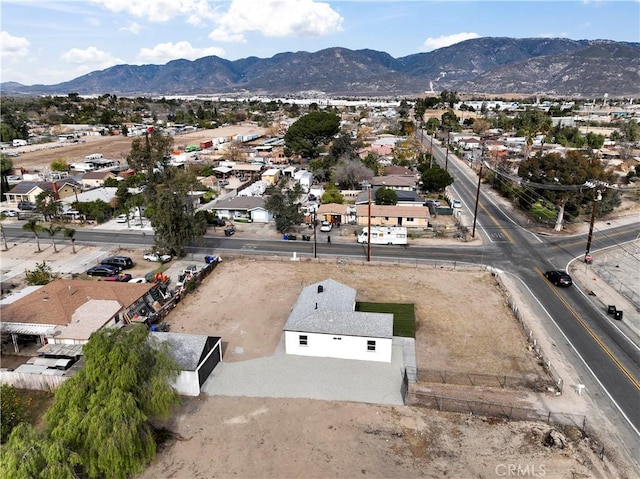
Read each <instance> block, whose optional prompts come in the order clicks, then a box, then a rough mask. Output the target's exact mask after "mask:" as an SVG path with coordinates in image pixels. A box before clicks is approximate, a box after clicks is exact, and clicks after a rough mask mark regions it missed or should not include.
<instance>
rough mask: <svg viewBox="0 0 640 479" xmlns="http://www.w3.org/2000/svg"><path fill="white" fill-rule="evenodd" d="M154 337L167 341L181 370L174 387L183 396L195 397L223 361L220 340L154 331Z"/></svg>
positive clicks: (214, 337)
mask: <svg viewBox="0 0 640 479" xmlns="http://www.w3.org/2000/svg"><path fill="white" fill-rule="evenodd" d="M152 334H153V336H154V337H156V338H158V339H159V340H160V341H166V342H168V343H169V350H170V351H171V353H172V354H173V356H174V359H175V360H176V362H177V363H178V366H180V369H181V372H180V375H179V376H178V378H177V379H176V381H175V384H173V386H174V387H175V388H176V391H177V392H178V393H179V394H182V395H183V396H198V395H199V394H200V388H201V387H202V385H203V384H204V382H205V381H206V380H207V378H208V377H209V375H210V374H211V372H212V371H213V370H214V369H215V367H216V366H217V365H218V363H219V362H220V361H222V340H221V338H219V337H217V336H207V335H204V334H182V333H161V332H153V333H152Z"/></svg>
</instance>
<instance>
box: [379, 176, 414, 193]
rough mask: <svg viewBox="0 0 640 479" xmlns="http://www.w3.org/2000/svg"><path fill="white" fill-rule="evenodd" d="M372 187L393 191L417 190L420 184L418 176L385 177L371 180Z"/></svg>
mask: <svg viewBox="0 0 640 479" xmlns="http://www.w3.org/2000/svg"><path fill="white" fill-rule="evenodd" d="M370 183H371V186H374V187H375V186H384V187H386V188H391V189H392V190H407V191H412V190H415V189H416V187H417V184H418V177H417V176H416V175H385V176H374V177H373V178H371V182H370Z"/></svg>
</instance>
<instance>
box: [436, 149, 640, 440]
mask: <svg viewBox="0 0 640 479" xmlns="http://www.w3.org/2000/svg"><path fill="white" fill-rule="evenodd" d="M425 145H428V143H427V142H426V141H425ZM434 155H435V157H436V159H437V161H438V163H439V164H440V166H442V167H446V168H447V170H448V171H449V173H450V174H451V175H452V176H453V178H454V180H455V182H454V184H453V191H454V192H455V194H456V195H458V197H459V198H460V199H461V200H462V202H463V205H464V206H465V209H466V210H467V211H470V212H471V214H472V218H473V212H474V211H475V203H476V194H477V177H476V176H475V175H472V174H471V173H470V171H469V169H467V168H465V167H464V166H462V165H463V162H461V161H459V160H457V159H455V158H454V157H453V155H452V154H451V153H449V159H448V160H447V159H446V153H445V152H444V151H443V150H442V149H441V148H440V147H439V146H438V145H434ZM476 225H477V230H476V231H477V232H479V233H480V234H483V235H484V236H485V238H486V242H485V243H486V245H487V247H486V251H485V258H488V260H487V261H488V262H490V263H491V264H492V265H493V266H494V267H497V268H500V269H503V270H505V271H509V272H511V273H513V274H515V275H516V276H517V277H518V278H520V280H521V281H522V282H524V284H526V285H527V288H528V289H529V290H530V291H531V292H532V294H533V295H534V296H535V298H536V299H537V301H538V302H539V303H540V304H541V305H542V307H543V308H544V310H545V311H546V312H547V313H548V314H549V316H550V317H551V318H552V321H553V322H554V323H555V324H556V326H557V327H558V328H559V330H560V331H561V333H562V335H563V336H564V337H565V338H566V339H567V341H568V342H569V343H570V346H571V349H573V351H574V352H575V353H576V354H577V355H578V357H579V358H581V361H582V362H583V363H584V364H585V366H586V369H587V370H588V371H589V372H590V373H591V374H592V375H593V376H594V379H595V381H596V382H597V383H598V384H599V385H600V386H601V387H602V390H603V393H604V395H605V396H606V397H607V398H608V399H609V401H610V402H611V404H612V405H613V408H614V409H615V410H616V411H617V412H618V414H619V415H620V416H621V418H622V421H621V423H623V424H624V423H626V425H627V427H628V428H629V430H630V431H631V433H632V436H633V437H635V439H636V448H637V440H638V438H639V437H640V432H639V431H640V408H639V407H638V405H639V404H640V350H639V349H638V345H637V344H634V342H633V341H631V340H630V338H629V337H627V336H625V335H624V334H621V332H620V330H618V329H616V328H615V327H614V326H612V324H611V323H609V322H605V321H599V320H598V319H599V318H600V317H601V313H600V311H598V310H596V309H595V307H594V305H593V304H592V303H591V302H589V301H587V300H586V299H585V297H584V295H583V294H581V292H580V291H579V289H578V288H566V289H559V288H557V287H555V286H553V285H551V284H550V283H549V282H548V281H547V280H546V279H545V278H544V276H543V273H544V271H546V270H550V269H566V266H567V265H568V264H569V262H570V261H572V260H574V259H575V258H577V257H581V256H582V255H584V251H585V250H584V247H585V244H586V239H585V237H584V236H582V237H581V236H577V237H573V238H570V239H564V240H559V239H550V238H546V237H544V236H538V235H535V234H533V233H531V232H530V231H528V230H527V229H526V228H524V227H523V226H522V225H519V224H518V223H517V221H516V220H515V219H514V218H513V217H512V216H511V215H509V214H508V213H507V212H506V211H505V210H504V208H502V207H501V206H500V205H499V204H498V203H497V202H496V201H494V200H493V199H492V197H491V195H489V194H487V193H486V192H485V191H484V189H483V188H482V187H481V189H480V195H479V201H478V207H477V218H476ZM639 231H640V228H639V226H638V223H635V224H633V225H630V226H626V227H620V228H616V229H613V230H610V231H608V232H607V234H606V235H598V236H597V237H598V240H597V241H598V242H597V244H594V247H593V248H592V251H595V250H596V249H601V248H605V247H606V246H611V245H614V244H619V243H622V242H625V241H632V240H634V239H635V238H637V237H638V233H639Z"/></svg>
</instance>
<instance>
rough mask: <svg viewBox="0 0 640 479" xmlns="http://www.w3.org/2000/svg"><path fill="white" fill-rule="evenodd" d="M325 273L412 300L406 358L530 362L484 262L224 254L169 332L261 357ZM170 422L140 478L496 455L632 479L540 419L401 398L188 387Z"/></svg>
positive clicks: (510, 366) (404, 471)
mask: <svg viewBox="0 0 640 479" xmlns="http://www.w3.org/2000/svg"><path fill="white" fill-rule="evenodd" d="M325 278H333V279H335V280H337V281H341V282H344V283H345V284H348V285H349V286H351V287H354V288H356V289H357V291H358V293H357V298H356V299H357V300H358V301H378V302H382V301H389V302H412V303H415V305H416V316H417V323H418V324H417V326H418V328H417V341H416V343H417V363H418V368H421V367H422V368H430V369H439V370H447V371H467V372H495V373H503V374H509V375H526V374H541V371H540V368H539V366H538V365H537V363H536V361H535V360H534V358H533V356H532V354H531V352H530V351H529V350H528V349H527V347H526V341H525V338H524V337H523V335H522V333H521V332H520V329H519V327H518V326H517V325H516V322H515V321H514V320H513V318H512V316H511V313H510V311H509V309H508V308H507V306H506V304H505V298H504V295H503V293H502V292H501V291H500V290H499V289H498V288H497V287H496V286H495V282H494V280H493V279H492V278H491V276H490V275H489V274H487V273H484V272H460V271H441V270H437V271H434V270H428V269H416V268H404V267H399V266H354V265H348V264H336V263H323V264H315V263H313V264H312V263H304V262H301V263H295V262H289V261H258V260H252V259H227V260H225V261H224V262H223V263H222V264H221V265H219V266H218V268H217V269H216V270H215V271H214V273H213V274H212V275H211V276H210V277H209V278H207V280H206V281H205V282H204V283H203V284H202V285H201V287H200V288H199V290H198V291H197V292H196V293H195V294H193V295H191V296H187V297H186V298H185V300H184V301H183V302H182V303H180V304H179V305H178V307H177V308H176V309H175V310H174V312H173V313H172V315H171V316H170V317H169V318H168V322H169V324H170V326H171V330H172V331H174V332H192V333H208V334H214V335H219V336H221V337H222V338H223V341H224V343H225V344H224V360H225V361H227V362H232V361H245V360H248V359H253V358H258V357H262V356H268V355H271V354H272V353H273V352H274V350H275V348H276V346H277V344H278V341H279V338H280V335H281V331H282V326H283V325H284V322H285V320H286V317H287V315H288V313H289V311H290V309H291V307H292V306H293V304H294V301H295V299H296V297H297V295H298V293H299V292H300V290H301V289H302V287H304V286H305V285H308V284H310V283H313V282H316V281H320V280H322V279H325ZM283 286H286V287H283ZM440 393H441V394H442V391H441V390H440ZM448 393H449V394H451V393H452V392H451V390H449V391H448ZM493 393H494V395H493V396H492V398H491V400H493V401H502V402H506V401H509V402H510V403H512V404H513V403H514V402H517V403H518V404H528V405H529V406H530V407H536V401H537V399H536V398H535V397H531V396H532V395H531V394H526V393H523V392H522V391H520V392H501V391H499V390H498V391H493ZM455 394H457V395H461V394H462V395H465V394H467V395H468V397H471V395H473V394H478V391H471V390H469V389H467V388H460V387H458V388H457V389H456V392H455ZM539 396H540V397H542V401H544V402H545V404H548V403H549V402H552V401H553V398H551V397H548V395H545V394H541V395H539ZM538 399H539V398H538ZM571 400H572V398H569V397H567V398H565V399H564V407H566V408H568V409H571V406H570V405H568V404H567V401H571ZM560 401H563V400H562V399H561V400H560ZM556 406H557V407H562V402H558V403H556ZM172 428H173V429H174V430H175V431H176V432H177V433H178V434H179V435H180V437H181V440H178V441H176V442H174V443H172V444H170V445H169V446H168V447H167V448H166V450H164V451H163V452H162V453H161V454H160V455H159V456H158V460H157V461H156V462H155V463H154V464H152V466H151V467H150V468H149V469H148V471H147V472H146V473H145V474H143V476H142V477H144V478H157V477H171V478H187V477H189V478H192V477H195V478H198V477H201V478H205V477H243V478H244V477H246V478H254V477H318V478H321V477H355V476H358V477H362V476H365V475H367V476H370V477H444V476H448V477H465V478H466V477H500V476H506V471H507V470H508V468H509V467H511V468H513V467H516V468H517V467H520V468H521V469H525V468H528V469H527V470H528V471H529V473H528V474H529V475H528V477H535V476H533V475H532V474H531V471H535V472H536V473H537V474H538V477H541V476H542V475H544V476H545V477H554V478H565V477H598V478H605V477H632V476H627V475H625V474H626V473H625V471H624V469H620V468H619V467H620V466H616V465H614V464H612V463H611V462H609V461H608V459H607V460H605V461H601V460H600V459H599V458H598V457H597V454H595V453H594V452H592V450H591V446H592V445H593V442H592V441H590V440H589V439H584V438H582V437H578V435H577V433H576V432H575V431H565V432H566V436H565V439H566V441H567V443H566V445H565V447H564V448H562V449H561V448H555V447H547V446H546V445H545V444H544V437H546V436H545V435H546V434H547V432H548V431H549V430H551V429H553V428H552V427H550V426H546V425H544V424H538V423H529V422H512V423H508V422H504V421H502V420H488V419H482V418H480V417H475V416H469V415H465V414H451V413H442V412H436V411H434V410H430V409H426V408H420V407H414V406H406V407H385V406H377V405H367V404H359V403H345V402H323V401H315V400H298V399H294V400H292V399H268V398H258V399H256V398H238V397H207V396H204V395H201V396H200V397H199V398H194V399H185V401H184V403H183V406H182V408H181V410H180V411H179V414H178V416H177V418H176V419H175V421H174V422H173V424H172ZM520 477H522V474H521V476H520Z"/></svg>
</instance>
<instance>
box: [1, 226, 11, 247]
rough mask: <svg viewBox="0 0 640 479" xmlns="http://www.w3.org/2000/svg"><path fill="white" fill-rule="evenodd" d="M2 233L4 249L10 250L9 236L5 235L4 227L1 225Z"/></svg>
mask: <svg viewBox="0 0 640 479" xmlns="http://www.w3.org/2000/svg"><path fill="white" fill-rule="evenodd" d="M0 235H1V236H2V243H3V244H4V250H5V251H8V250H9V247H8V246H7V237H6V236H5V235H4V228H3V227H2V225H0Z"/></svg>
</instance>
